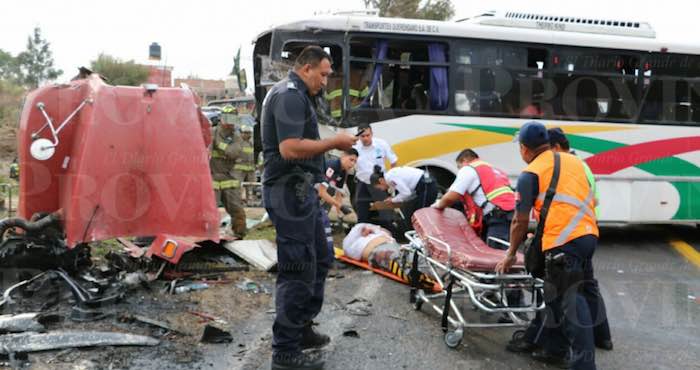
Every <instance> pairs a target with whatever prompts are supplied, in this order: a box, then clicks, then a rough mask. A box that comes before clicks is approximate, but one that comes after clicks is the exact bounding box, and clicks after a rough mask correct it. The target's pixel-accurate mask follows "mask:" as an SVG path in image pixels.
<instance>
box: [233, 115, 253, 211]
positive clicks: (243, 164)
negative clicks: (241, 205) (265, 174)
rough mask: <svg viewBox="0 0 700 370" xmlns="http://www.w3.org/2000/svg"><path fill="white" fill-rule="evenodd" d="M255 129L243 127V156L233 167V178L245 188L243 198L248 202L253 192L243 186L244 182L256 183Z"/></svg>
mask: <svg viewBox="0 0 700 370" xmlns="http://www.w3.org/2000/svg"><path fill="white" fill-rule="evenodd" d="M252 137H253V128H252V127H250V126H249V125H243V126H241V137H240V145H241V154H240V155H239V156H238V158H236V164H235V165H234V166H233V177H235V178H236V180H238V181H239V182H240V183H241V187H242V188H243V192H242V194H243V197H244V199H245V200H246V201H249V200H250V197H251V196H252V193H253V192H252V191H251V189H250V187H244V186H242V185H243V183H244V182H255V157H254V155H253V142H252V140H251V138H252Z"/></svg>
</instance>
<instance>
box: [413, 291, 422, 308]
mask: <svg viewBox="0 0 700 370" xmlns="http://www.w3.org/2000/svg"><path fill="white" fill-rule="evenodd" d="M421 292H422V290H418V291H417V292H416V293H415V297H414V299H415V300H416V301H415V302H413V309H414V310H416V311H420V310H421V308H423V303H425V302H423V300H422V299H420V298H419V296H420V293H421Z"/></svg>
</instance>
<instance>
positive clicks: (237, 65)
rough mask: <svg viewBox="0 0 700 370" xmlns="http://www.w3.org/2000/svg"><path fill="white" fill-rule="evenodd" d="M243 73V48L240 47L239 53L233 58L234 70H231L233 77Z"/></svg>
mask: <svg viewBox="0 0 700 370" xmlns="http://www.w3.org/2000/svg"><path fill="white" fill-rule="evenodd" d="M240 71H241V48H240V47H238V53H236V56H235V57H233V69H232V70H231V76H238V72H240Z"/></svg>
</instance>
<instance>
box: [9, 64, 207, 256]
mask: <svg viewBox="0 0 700 370" xmlns="http://www.w3.org/2000/svg"><path fill="white" fill-rule="evenodd" d="M210 142H211V134H210V125H209V122H208V120H207V118H206V117H204V116H203V114H202V113H201V111H200V109H199V101H198V98H197V97H196V95H194V93H193V92H192V91H191V90H189V89H184V88H160V87H156V86H149V85H145V86H143V87H127V86H111V85H108V84H106V83H105V82H104V81H102V79H101V78H100V77H99V76H98V75H96V74H91V75H89V76H88V77H87V78H85V79H80V80H75V81H72V82H70V83H68V84H63V85H50V86H45V87H42V88H39V89H38V90H35V91H33V92H31V93H30V94H29V95H28V96H27V98H26V101H25V103H24V107H23V110H22V115H21V119H20V127H19V133H18V152H19V159H20V167H21V169H22V170H21V172H20V199H19V216H20V217H22V218H24V219H26V220H30V219H31V218H32V217H34V219H36V218H37V216H35V215H44V214H54V215H58V216H57V217H58V218H60V224H61V227H62V231H63V232H64V233H65V244H66V246H67V247H68V248H73V247H74V246H76V245H77V244H80V243H84V242H91V241H97V240H105V239H111V238H116V237H123V236H158V235H165V236H167V237H168V239H176V237H190V238H194V239H196V240H214V241H218V239H219V212H218V211H217V207H216V202H215V199H214V193H213V190H212V189H213V188H212V178H211V174H210V171H209V154H208V149H207V147H208V145H209V144H210ZM187 248H191V245H190V246H188V247H187ZM168 253H172V251H168ZM176 254H177V256H178V258H177V259H179V256H181V255H182V254H181V253H180V252H178V253H176ZM172 257H173V256H172V255H171V256H170V258H166V259H167V260H169V261H170V262H173V263H176V262H177V261H175V260H173V259H172Z"/></svg>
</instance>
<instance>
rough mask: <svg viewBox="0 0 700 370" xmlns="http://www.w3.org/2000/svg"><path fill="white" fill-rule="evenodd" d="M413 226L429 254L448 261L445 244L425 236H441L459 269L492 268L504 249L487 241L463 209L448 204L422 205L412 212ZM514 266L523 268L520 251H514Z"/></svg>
mask: <svg viewBox="0 0 700 370" xmlns="http://www.w3.org/2000/svg"><path fill="white" fill-rule="evenodd" d="M412 222H413V228H414V229H415V230H416V232H417V234H418V235H419V236H420V237H421V239H423V241H424V243H425V244H426V245H427V248H428V253H429V254H430V256H431V257H432V258H434V259H436V260H438V261H441V262H443V263H446V262H447V248H446V247H445V246H443V245H442V244H440V243H436V242H434V241H431V240H429V239H427V236H431V237H433V238H436V239H439V240H442V241H443V242H445V243H447V244H449V245H450V248H451V249H452V260H451V261H450V262H451V263H452V266H453V267H455V268H458V269H462V270H471V271H478V272H493V271H494V269H495V268H496V264H498V262H500V261H501V260H502V259H503V257H504V256H505V251H504V250H499V249H494V248H491V247H489V246H487V245H486V243H484V242H483V241H482V240H481V238H479V236H478V235H476V233H475V232H474V230H472V228H471V226H469V223H468V222H467V219H466V217H465V216H464V214H463V213H462V212H459V211H457V210H455V209H451V208H447V209H445V210H442V211H441V210H438V209H435V208H423V209H420V210H418V211H416V212H415V213H414V214H413V219H412ZM514 269H516V270H522V269H524V265H523V255H522V254H521V253H518V254H517V262H516V263H515V265H514Z"/></svg>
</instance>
